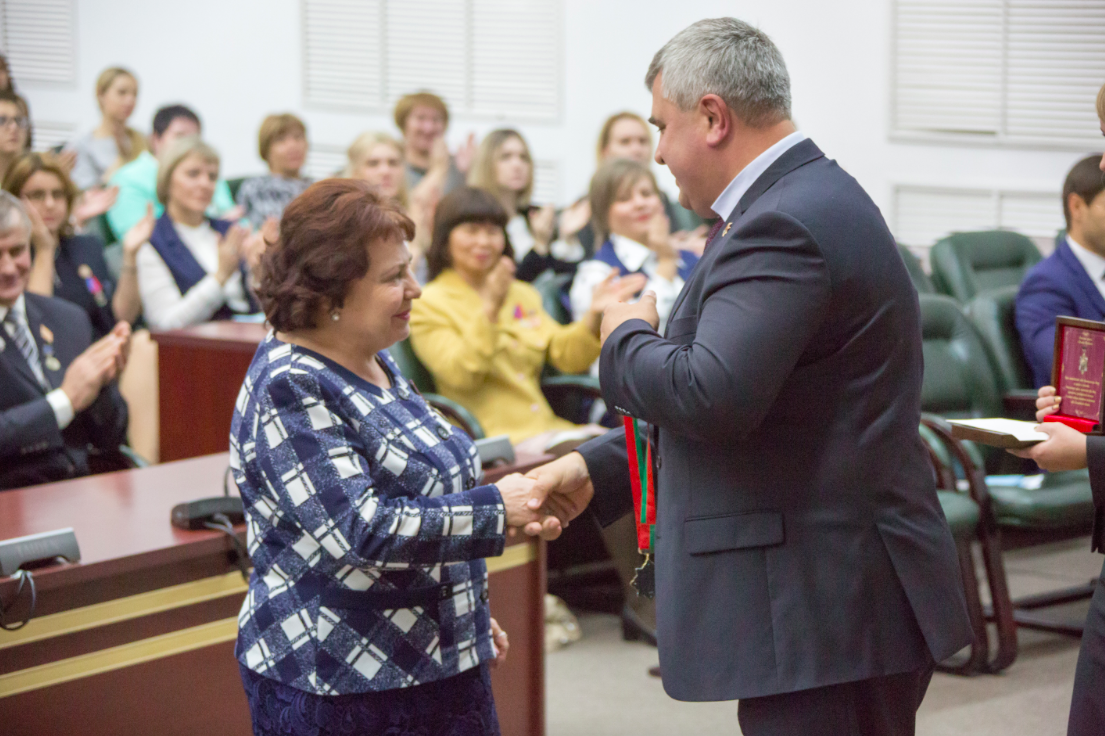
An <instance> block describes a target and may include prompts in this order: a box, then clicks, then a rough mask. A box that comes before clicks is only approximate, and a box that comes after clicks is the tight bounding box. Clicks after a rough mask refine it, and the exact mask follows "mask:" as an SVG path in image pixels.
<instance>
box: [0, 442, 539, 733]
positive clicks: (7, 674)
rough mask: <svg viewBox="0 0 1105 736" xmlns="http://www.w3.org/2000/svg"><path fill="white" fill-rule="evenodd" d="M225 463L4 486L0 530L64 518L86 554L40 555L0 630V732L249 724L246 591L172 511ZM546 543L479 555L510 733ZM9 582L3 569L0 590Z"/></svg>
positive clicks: (528, 654)
mask: <svg viewBox="0 0 1105 736" xmlns="http://www.w3.org/2000/svg"><path fill="white" fill-rule="evenodd" d="M546 459H547V458H539V459H531V461H530V462H524V463H521V464H519V465H516V466H514V467H513V468H509V469H508V468H503V469H495V470H489V471H488V474H487V479H488V480H494V479H495V478H497V477H501V476H502V475H503V474H505V473H506V472H510V471H511V470H524V469H526V467H532V466H533V465H535V464H537V462H543V461H544V460H546ZM227 462H228V460H227V454H226V453H222V454H219V455H212V456H207V457H201V458H196V459H192V460H186V461H182V462H176V463H167V464H163V465H157V466H153V467H150V468H145V469H142V470H130V471H124V472H120V473H111V474H107V475H99V476H93V477H89V478H81V479H78V480H72V481H65V482H62V483H52V484H48V485H42V486H35V487H33V488H26V489H21V490H14V491H5V492H3V493H0V539H10V538H13V537H19V536H24V535H27V534H34V533H37V532H44V531H50V530H53V529H58V528H64V527H69V526H71V527H73V528H74V529H75V531H76V535H77V540H78V542H79V544H80V548H81V555H82V560H81V562H80V563H79V564H75V565H70V564H57V565H53V566H50V567H48V568H43V569H39V570H36V571H35V573H34V578H35V581H36V583H37V587H38V606H37V610H36V612H35V618H33V619H32V620H31V622H30V623H29V624H27V626H26V627H24V628H23V629H20V630H19V631H15V632H7V631H0V733H4V734H9V733H10V734H20V735H21V736H37V735H38V734H42V735H44V736H45V735H46V734H51V735H54V734H79V735H80V736H99V735H100V734H103V735H104V736H108V735H110V736H117V735H118V734H128V736H141V735H142V734H151V735H153V734H157V735H158V736H167V735H170V734H181V735H182V736H183V735H186V734H187V735H189V736H191V735H192V734H219V735H220V736H222V735H223V734H241V735H242V736H246V735H247V734H249V733H251V730H250V723H249V712H248V709H247V707H246V702H245V696H244V693H243V690H242V685H241V682H240V680H239V675H238V665H237V662H236V660H235V659H234V655H233V651H234V640H235V637H236V636H237V615H238V610H239V608H240V606H241V603H242V599H243V597H244V592H245V590H246V586H245V583H244V582H243V580H242V577H241V575H240V573H239V572H238V568H237V567H236V565H234V564H233V553H232V549H233V545H232V543H231V542H230V540H229V539H227V538H226V537H225V536H223V535H221V534H219V533H217V532H211V531H194V532H189V531H181V530H179V529H175V528H174V527H172V526H171V525H170V524H169V511H170V509H171V508H172V507H173V506H174V505H176V504H177V503H180V502H182V501H187V500H191V499H195V498H198V497H203V496H209V495H217V494H220V493H221V492H222V487H223V485H222V484H223V474H224V471H225V470H226V467H227ZM231 485H233V484H231ZM232 492H233V491H232ZM239 536H244V534H240V535H239ZM544 557H545V549H544V544H542V543H540V542H534V541H531V540H517V539H516V540H512V542H510V543H508V547H507V549H506V552H505V553H504V554H503V555H502V556H501V557H497V558H492V559H489V560H488V561H487V563H488V565H487V566H488V570H489V572H490V588H491V600H492V611H493V613H494V615H495V617H496V618H497V619H498V620H499V621H500V623H501V624H502V625H503V628H504V629H506V630H507V631H508V632H509V633H510V639H511V649H510V657H509V659H508V661H507V663H506V665H505V666H504V667H503V668H502V669H500V670H497V671H496V672H495V673H494V674H493V677H492V683H493V687H494V691H495V697H496V701H497V704H498V711H499V718H500V721H501V723H502V727H503V734H505V735H506V736H523V735H525V736H529V735H530V734H538V735H540V734H543V733H544V720H545V718H544V592H545V572H544V571H545V559H544ZM14 593H15V583H14V582H12V581H11V580H5V581H3V582H2V583H0V600H2V601H3V602H4V603H5V604H10V603H11V601H12V600H13V596H14ZM24 610H25V609H24V608H23V606H22V604H21V605H20V606H19V607H17V609H16V611H15V613H16V615H21V614H22V612H23V611H24Z"/></svg>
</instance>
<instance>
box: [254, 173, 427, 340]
mask: <svg viewBox="0 0 1105 736" xmlns="http://www.w3.org/2000/svg"><path fill="white" fill-rule="evenodd" d="M413 237H414V223H413V222H412V221H411V219H410V218H409V217H407V216H406V215H405V214H403V211H402V210H401V209H399V207H397V206H396V205H394V204H392V203H391V202H389V201H387V200H385V199H383V198H381V197H379V196H377V195H376V194H375V193H374V192H373V191H372V189H371V188H370V187H369V185H368V184H367V183H365V182H363V181H359V180H356V179H326V180H324V181H320V182H318V183H316V184H312V185H311V186H310V187H308V188H307V189H306V190H305V191H304V192H303V194H301V195H299V196H298V197H296V198H295V199H294V200H292V202H291V204H289V205H288V206H287V208H286V209H285V210H284V216H283V217H282V218H281V220H280V238H279V239H278V240H277V242H275V243H270V244H269V246H268V248H267V249H266V251H265V254H264V256H262V258H261V263H260V265H259V267H258V285H257V298H258V300H259V301H260V302H261V308H262V309H264V310H265V316H266V317H267V318H268V321H269V324H271V325H272V326H273V328H275V329H276V330H277V331H278V332H291V331H294V330H301V329H310V328H312V327H315V326H316V324H317V320H318V318H319V316H320V315H321V314H322V313H323V312H324V311H330V310H332V309H340V308H341V306H342V304H343V303H344V302H345V297H346V295H347V294H348V293H349V288H350V286H351V285H352V284H353V282H354V281H356V280H358V279H361V278H364V275H365V274H366V273H368V267H369V250H370V249H371V247H372V245H373V244H374V243H378V242H381V241H388V240H393V239H396V238H399V239H403V240H408V241H409V240H411V239H412V238H413Z"/></svg>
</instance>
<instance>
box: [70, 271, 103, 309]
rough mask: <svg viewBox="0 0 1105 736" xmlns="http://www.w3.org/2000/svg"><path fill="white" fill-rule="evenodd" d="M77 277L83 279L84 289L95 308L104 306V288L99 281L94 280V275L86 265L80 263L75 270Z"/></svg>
mask: <svg viewBox="0 0 1105 736" xmlns="http://www.w3.org/2000/svg"><path fill="white" fill-rule="evenodd" d="M77 275H78V276H80V277H81V278H82V279H84V287H85V288H86V289H88V293H89V294H91V295H92V299H93V300H94V301H95V302H96V306H97V307H103V306H105V305H106V304H107V297H106V296H105V295H104V286H103V284H101V283H100V280H99V279H98V278H96V274H94V273H92V267H91V266H89V265H88V264H87V263H82V264H81V265H80V266H79V267H78V268H77Z"/></svg>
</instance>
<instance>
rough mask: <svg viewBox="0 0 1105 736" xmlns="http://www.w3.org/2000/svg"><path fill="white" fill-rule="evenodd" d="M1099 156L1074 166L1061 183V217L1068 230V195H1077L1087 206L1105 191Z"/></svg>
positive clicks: (1096, 154)
mask: <svg viewBox="0 0 1105 736" xmlns="http://www.w3.org/2000/svg"><path fill="white" fill-rule="evenodd" d="M1100 167H1101V154H1100V153H1095V154H1094V155H1092V156H1087V157H1086V158H1084V159H1082V160H1081V161H1079V162H1078V163H1076V164H1075V165H1074V168H1072V169H1071V170H1070V173H1068V174H1067V180H1066V181H1065V182H1063V217H1065V218H1066V219H1067V230H1070V195H1072V194H1077V195H1078V196H1079V197H1081V198H1082V201H1083V202H1085V203H1086V204H1087V205H1089V204H1091V203H1092V202H1093V201H1094V199H1096V198H1097V195H1099V194H1101V190H1103V189H1105V173H1102V171H1101V168H1100Z"/></svg>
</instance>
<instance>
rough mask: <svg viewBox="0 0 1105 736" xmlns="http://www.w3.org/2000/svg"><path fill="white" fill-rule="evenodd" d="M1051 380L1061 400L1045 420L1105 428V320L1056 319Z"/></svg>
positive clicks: (1091, 431)
mask: <svg viewBox="0 0 1105 736" xmlns="http://www.w3.org/2000/svg"><path fill="white" fill-rule="evenodd" d="M1051 383H1052V385H1053V386H1055V390H1056V392H1057V393H1058V394H1059V396H1060V398H1061V401H1060V403H1059V411H1057V412H1056V413H1055V414H1052V415H1051V416H1049V417H1047V418H1046V419H1045V420H1044V421H1050V422H1062V423H1063V424H1067V425H1069V426H1071V427H1074V428H1075V429H1077V430H1078V431H1080V432H1084V433H1085V434H1102V432H1103V428H1105V322H1094V321H1091V320H1085V319H1075V318H1073V317H1059V318H1058V319H1056V320H1055V358H1054V362H1053V364H1052V369H1051Z"/></svg>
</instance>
